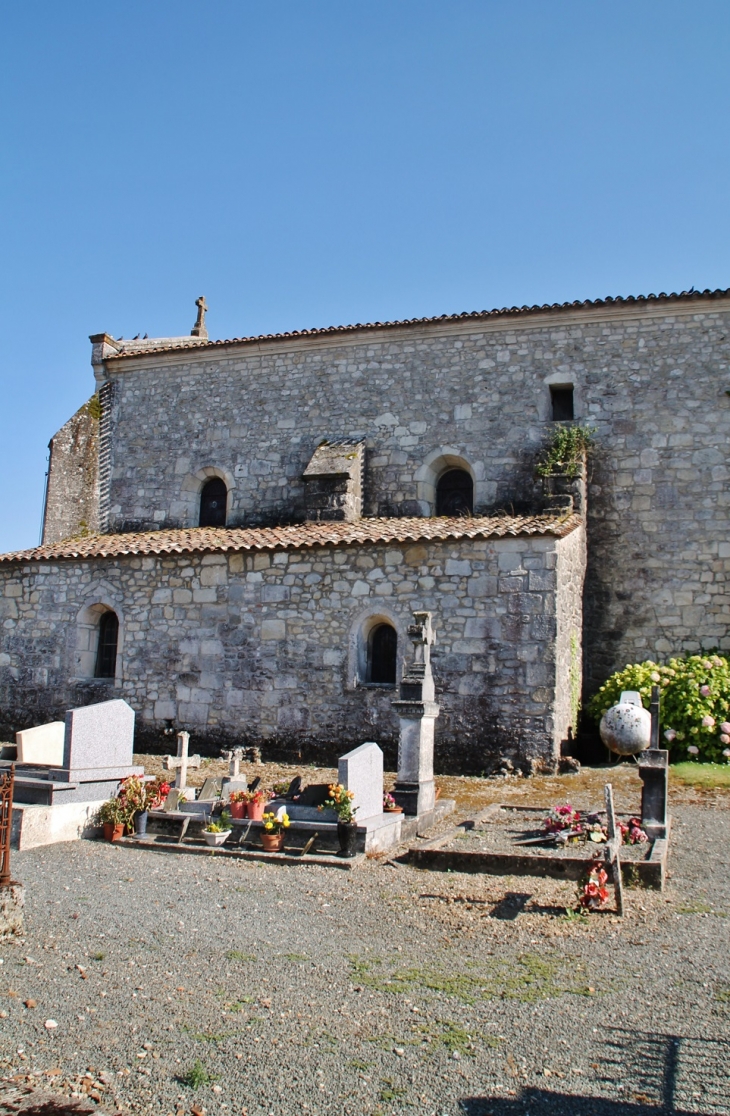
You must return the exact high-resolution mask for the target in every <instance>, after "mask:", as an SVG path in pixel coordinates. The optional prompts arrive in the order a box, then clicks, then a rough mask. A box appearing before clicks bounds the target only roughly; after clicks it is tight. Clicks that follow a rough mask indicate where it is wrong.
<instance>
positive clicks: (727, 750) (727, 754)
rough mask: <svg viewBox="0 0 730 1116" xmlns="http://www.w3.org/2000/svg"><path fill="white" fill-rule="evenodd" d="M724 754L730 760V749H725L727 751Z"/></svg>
mask: <svg viewBox="0 0 730 1116" xmlns="http://www.w3.org/2000/svg"><path fill="white" fill-rule="evenodd" d="M722 754H723V755H724V756H727V757H728V759H730V748H726V749H725V751H724V752H723V753H722Z"/></svg>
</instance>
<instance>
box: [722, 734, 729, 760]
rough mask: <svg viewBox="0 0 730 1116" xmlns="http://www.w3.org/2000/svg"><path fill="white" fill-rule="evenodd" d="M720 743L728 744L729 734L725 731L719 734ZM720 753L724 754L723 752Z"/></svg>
mask: <svg viewBox="0 0 730 1116" xmlns="http://www.w3.org/2000/svg"><path fill="white" fill-rule="evenodd" d="M720 743H721V744H730V736H728V734H727V733H726V732H723V733H722V734H721V735H720ZM722 754H723V755H725V753H724V752H723V753H722Z"/></svg>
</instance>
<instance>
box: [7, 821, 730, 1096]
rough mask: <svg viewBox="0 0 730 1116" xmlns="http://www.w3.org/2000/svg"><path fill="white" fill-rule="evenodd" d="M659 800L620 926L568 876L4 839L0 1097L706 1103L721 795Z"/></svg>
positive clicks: (717, 949) (720, 952) (723, 922)
mask: <svg viewBox="0 0 730 1116" xmlns="http://www.w3.org/2000/svg"><path fill="white" fill-rule="evenodd" d="M673 814H674V830H673V842H672V849H671V853H670V865H669V867H670V879H669V883H668V888H667V891H666V892H665V893H664V894H658V893H654V892H645V891H633V890H632V891H629V892H628V912H629V913H628V915H627V917H626V918H625V919H624V920H623V921H622V922H619V920H617V919H616V918H615V917H614V916H613V915H612V914H610V913H606V914H598V915H593V916H591V917H590V918H589V919H583V918H566V916H565V913H564V912H565V907H566V905H571V904H572V902H573V898H574V885H572V884H566V883H561V882H557V881H542V880H538V879H532V878H525V877H521V878H501V877H500V878H497V877H481V876H473V875H461V874H457V873H453V874H451V873H449V874H442V873H435V872H425V871H420V870H417V869H415V868H410V867H408V866H394V865H390V864H386V863H384V862H382V861H377V860H369V861H366V862H365V863H363V864H362V866H361V867H359V868H358V869H356V870H354V871H352V872H341V871H333V870H328V869H326V868H321V867H316V866H304V865H303V866H295V867H288V868H286V867H281V866H274V865H270V864H255V863H251V862H238V861H236V862H234V861H231V860H226V859H223V858H216V857H215V856H214V855H211V856H210V857H205V858H201V857H193V856H186V855H184V854H181V855H173V854H165V853H155V852H152V851H144V850H138V849H130V848H118V847H113V846H111V845H108V844H104V843H102V842H91V841H82V842H76V843H73V844H66V845H56V846H51V847H49V848H46V849H37V850H31V851H28V852H25V853H19V854H15V856H14V861H13V868H14V874H15V875H16V876H17V877H18V878H19V879H20V880H22V882H23V883H24V884H25V886H26V889H27V916H26V923H27V937H26V939H25V940H24V941H23V942H22V943H19V944H3V945H1V946H0V956H2V959H3V963H2V965H0V1007H1V1008H2V1012H3V1016H2V1018H0V1054H1V1056H2V1062H1V1067H2V1068H1V1070H0V1072H1V1073H2V1076H3V1081H2V1086H1V1087H2V1089H3V1090H4V1092H3V1094H2V1095H3V1096H4V1097H5V1103H3V1101H1V1100H0V1113H3V1114H5V1113H9V1112H10V1111H13V1109H12V1108H11V1107H10V1099H11V1098H12V1097H18V1096H20V1094H21V1093H22V1092H23V1091H24V1090H26V1091H27V1090H29V1089H45V1090H48V1091H53V1092H55V1093H56V1094H65V1095H67V1096H68V1095H69V1094H72V1093H74V1092H75V1093H77V1094H79V1095H82V1096H84V1097H87V1098H91V1100H92V1101H98V1102H99V1105H100V1109H101V1111H103V1112H124V1113H127V1112H135V1113H150V1114H152V1113H154V1114H155V1116H158V1114H165V1113H173V1114H176V1113H180V1114H182V1113H183V1112H184V1113H190V1112H196V1111H197V1113H202V1112H205V1113H206V1114H208V1116H212V1114H221V1116H229V1114H232V1113H235V1114H238V1116H242V1114H244V1113H245V1114H246V1116H269V1114H273V1116H294V1114H296V1116H300V1114H302V1113H304V1114H306V1116H325V1114H327V1116H330V1114H332V1116H334V1114H337V1116H340V1114H352V1116H390V1114H391V1113H418V1114H419V1116H442V1114H448V1116H452V1114H453V1116H456V1114H458V1113H467V1114H468V1116H486V1114H488V1113H493V1114H494V1116H507V1114H510V1116H512V1114H518V1113H519V1114H520V1116H524V1114H527V1113H530V1114H532V1116H536V1114H542V1113H544V1114H555V1116H558V1114H560V1116H564V1114H567V1116H573V1114H575V1116H578V1114H580V1116H604V1114H606V1116H608V1114H609V1113H610V1114H611V1116H622V1114H624V1113H626V1114H629V1113H631V1114H632V1116H641V1114H644V1113H646V1114H652V1116H656V1113H657V1112H658V1111H666V1112H677V1113H680V1112H692V1113H703V1114H720V1113H725V1114H730V1100H729V1099H728V1098H729V1095H730V1086H729V1083H728V1081H729V1079H728V1068H729V1067H730V965H729V964H728V958H729V957H730V950H729V947H730V917H729V916H730V876H729V874H728V866H727V856H726V850H727V848H728V844H729V843H730V822H729V819H730V812H729V811H728V810H727V808H726V804H720V805H716V806H714V807H708V806H706V805H689V804H675V805H674V806H673ZM48 1020H54V1021H55V1022H56V1023H57V1026H56V1027H55V1028H52V1029H47V1027H46V1026H45V1024H46V1021H48ZM59 1071H60V1072H59ZM29 1075H32V1076H29ZM13 1079H14V1080H13ZM85 1107H89V1108H92V1109H93V1108H94V1104H93V1103H89V1104H85V1105H84V1108H85Z"/></svg>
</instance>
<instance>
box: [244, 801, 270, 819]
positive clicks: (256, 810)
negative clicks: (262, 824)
mask: <svg viewBox="0 0 730 1116" xmlns="http://www.w3.org/2000/svg"><path fill="white" fill-rule="evenodd" d="M247 808H248V809H247V812H248V820H249V821H261V819H262V818H263V816H264V810H265V809H266V803H265V802H264V800H263V799H262V800H261V801H260V802H248V803H247Z"/></svg>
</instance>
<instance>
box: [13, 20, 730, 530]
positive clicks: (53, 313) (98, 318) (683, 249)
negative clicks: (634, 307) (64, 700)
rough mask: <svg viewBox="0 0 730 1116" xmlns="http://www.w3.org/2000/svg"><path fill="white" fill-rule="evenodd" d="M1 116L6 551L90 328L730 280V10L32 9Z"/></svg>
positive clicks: (165, 329)
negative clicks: (200, 300) (203, 313)
mask: <svg viewBox="0 0 730 1116" xmlns="http://www.w3.org/2000/svg"><path fill="white" fill-rule="evenodd" d="M0 97H1V98H2V101H1V103H2V141H1V144H2V146H1V147H0V150H1V151H2V175H1V178H0V214H2V217H1V219H2V224H3V229H2V255H1V257H0V258H1V259H2V263H1V265H0V268H1V275H0V282H1V284H2V287H1V289H0V306H1V307H2V325H1V330H0V405H1V408H2V417H3V422H2V435H1V437H0V475H1V476H2V487H1V490H0V550H10V549H15V548H18V547H26V546H32V545H34V544H35V543H36V542H37V539H38V530H39V523H40V515H41V500H42V491H43V477H44V472H45V462H46V446H47V443H48V440H49V438H50V437H51V435H52V434H53V433H54V431H55V430H56V429H57V428H58V427H59V426H61V425H62V424H63V422H65V420H66V419H67V418H68V417H69V416H70V415H71V414H72V413H73V412H74V411H75V410H76V408H77V407H79V406H80V405H81V403H83V401H84V400H85V399H87V398H88V396H89V395H90V394H91V392H92V390H93V379H92V374H91V368H90V366H89V356H90V345H89V342H88V335H89V334H90V333H95V332H99V331H102V330H107V331H108V332H110V333H113V334H114V335H115V336H119V335H120V334H122V335H124V336H125V337H130V336H133V335H134V334H136V333H139V332H141V333H145V332H147V333H149V334H150V335H151V336H161V335H163V336H164V335H170V334H183V333H188V332H189V331H190V328H191V327H192V325H193V321H194V317H195V307H194V300H195V298H196V297H197V296H198V295H199V294H205V296H206V298H207V300H208V304H209V306H210V313H209V319H208V324H209V328H210V332H211V336H212V337H233V336H240V335H242V334H251V333H260V332H271V331H278V330H285V329H297V328H303V327H310V326H324V325H331V324H335V323H343V322H353V321H372V320H378V319H379V320H384V319H394V318H403V317H412V316H421V315H430V314H440V313H445V312H458V311H462V310H477V309H487V308H492V307H495V306H503V305H513V304H524V303H535V302H545V301H548V302H555V301H564V300H566V299H574V298H595V297H600V296H604V295H608V294H641V293H643V294H646V293H649V292H658V291H662V290H663V291H671V290H682V289H686V288H689V287H691V286H695V287H697V288H704V287H712V288H715V287H728V286H730V205H729V204H728V184H729V182H730V157H729V144H728V140H729V135H728V132H729V129H730V103H729V102H730V4H728V3H727V0H694V2H693V3H691V4H690V3H687V2H686V0H682V2H679V0H642V2H637V0H612V2H611V3H610V4H599V3H590V2H589V0H576V2H568V0H565V2H562V0H549V2H548V0H502V2H496V0H367V2H366V0H344V2H343V0H329V2H328V0H309V2H308V0H266V2H263V3H262V2H260V0H256V2H251V0H207V2H206V3H200V2H197V3H192V2H189V0H154V2H153V3H150V2H149V0H104V2H103V3H99V2H98V0H93V2H92V0H88V2H86V0H65V2H64V3H58V2H57V0H26V2H23V3H16V4H12V5H11V4H7V5H5V7H4V10H3V34H2V41H1V42H0Z"/></svg>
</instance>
